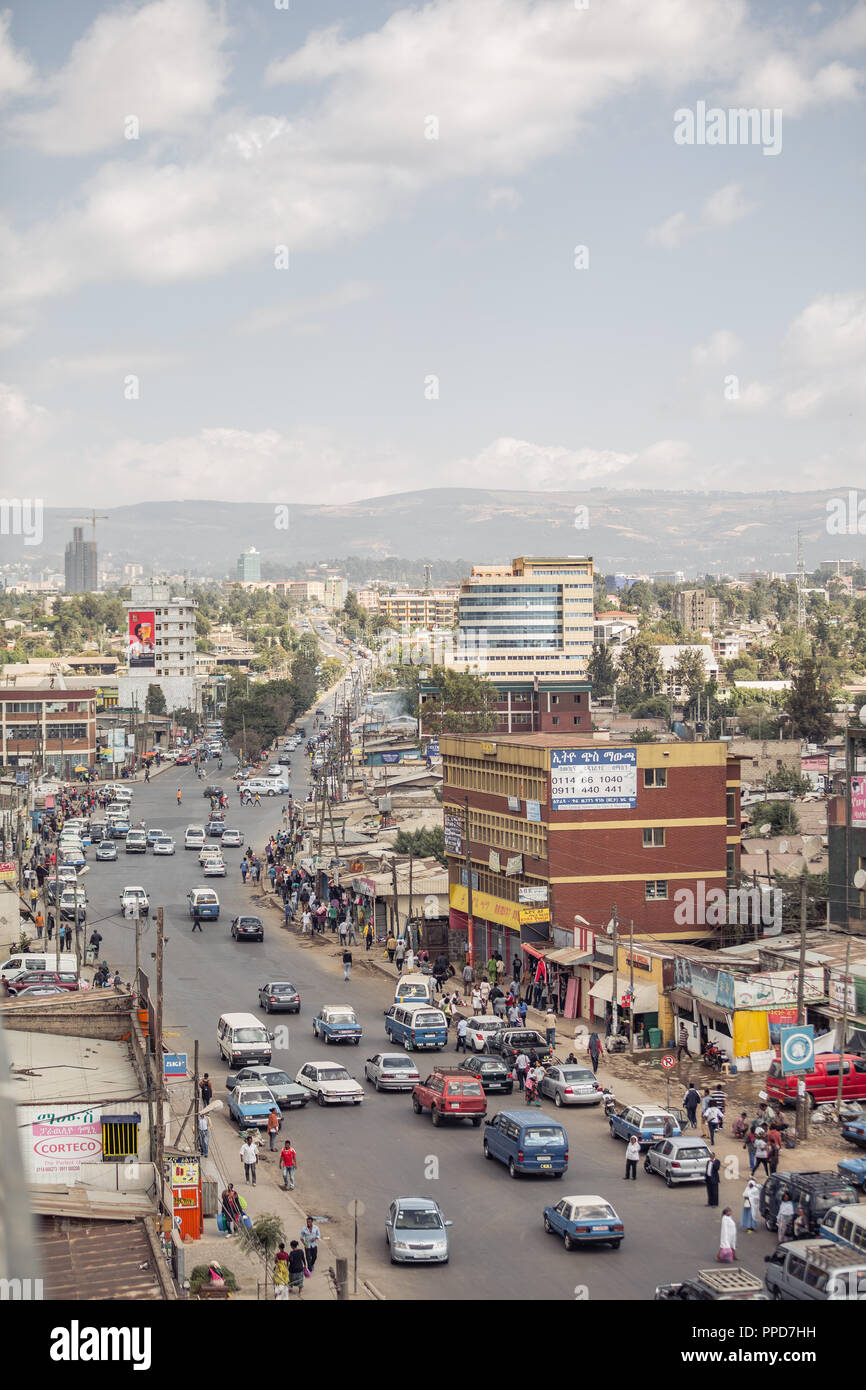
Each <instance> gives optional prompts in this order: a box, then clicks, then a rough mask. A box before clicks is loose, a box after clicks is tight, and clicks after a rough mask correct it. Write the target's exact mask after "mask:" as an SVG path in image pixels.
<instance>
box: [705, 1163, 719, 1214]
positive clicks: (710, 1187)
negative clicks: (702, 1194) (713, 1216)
mask: <svg viewBox="0 0 866 1390" xmlns="http://www.w3.org/2000/svg"><path fill="white" fill-rule="evenodd" d="M721 1167H722V1164H721V1161H720V1160H719V1159H718V1158H716V1155H715V1154H714V1153H713V1151H712V1149H711V1150H710V1156H709V1158H708V1159H707V1166H706V1169H705V1171H704V1184H705V1186H706V1189H707V1206H708V1207H717V1206H718V1205H719V1173H720V1171H721Z"/></svg>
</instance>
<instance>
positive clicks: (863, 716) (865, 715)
mask: <svg viewBox="0 0 866 1390" xmlns="http://www.w3.org/2000/svg"><path fill="white" fill-rule="evenodd" d="M857 718H858V719H859V720H860V723H861V724H866V705H862V706H861V709H860V713H859V714H858V716H857Z"/></svg>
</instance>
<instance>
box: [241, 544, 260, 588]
mask: <svg viewBox="0 0 866 1390" xmlns="http://www.w3.org/2000/svg"><path fill="white" fill-rule="evenodd" d="M237 577H238V579H239V580H242V581H243V580H249V581H250V582H251V583H253V584H256V583H258V581H259V580H260V579H261V577H262V557H261V555H260V554H259V552H258V551H257V550H256V548H255V546H254V545H253V546H250V548H249V550H245V551H244V552H243V554H241V555H239V556H238V564H237Z"/></svg>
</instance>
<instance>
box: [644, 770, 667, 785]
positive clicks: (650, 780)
mask: <svg viewBox="0 0 866 1390" xmlns="http://www.w3.org/2000/svg"><path fill="white" fill-rule="evenodd" d="M643 784H644V786H645V787H666V786H667V784H668V770H667V768H666V767H645V768H644V770H643Z"/></svg>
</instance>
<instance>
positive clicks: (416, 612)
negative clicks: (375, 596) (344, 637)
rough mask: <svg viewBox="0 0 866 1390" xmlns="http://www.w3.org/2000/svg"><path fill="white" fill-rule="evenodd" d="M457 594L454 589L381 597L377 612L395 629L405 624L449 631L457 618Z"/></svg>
mask: <svg viewBox="0 0 866 1390" xmlns="http://www.w3.org/2000/svg"><path fill="white" fill-rule="evenodd" d="M457 594H458V590H457V587H456V585H455V586H454V588H447V589H401V590H399V591H398V592H397V593H393V594H382V596H381V598H380V599H379V612H380V613H382V614H384V616H385V617H386V618H389V619H390V621H391V622H392V623H394V624H395V625H396V626H399V625H400V624H401V623H408V624H409V625H410V627H427V628H433V627H452V626H453V624H454V621H455V619H456V617H457ZM359 602H360V600H359Z"/></svg>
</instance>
